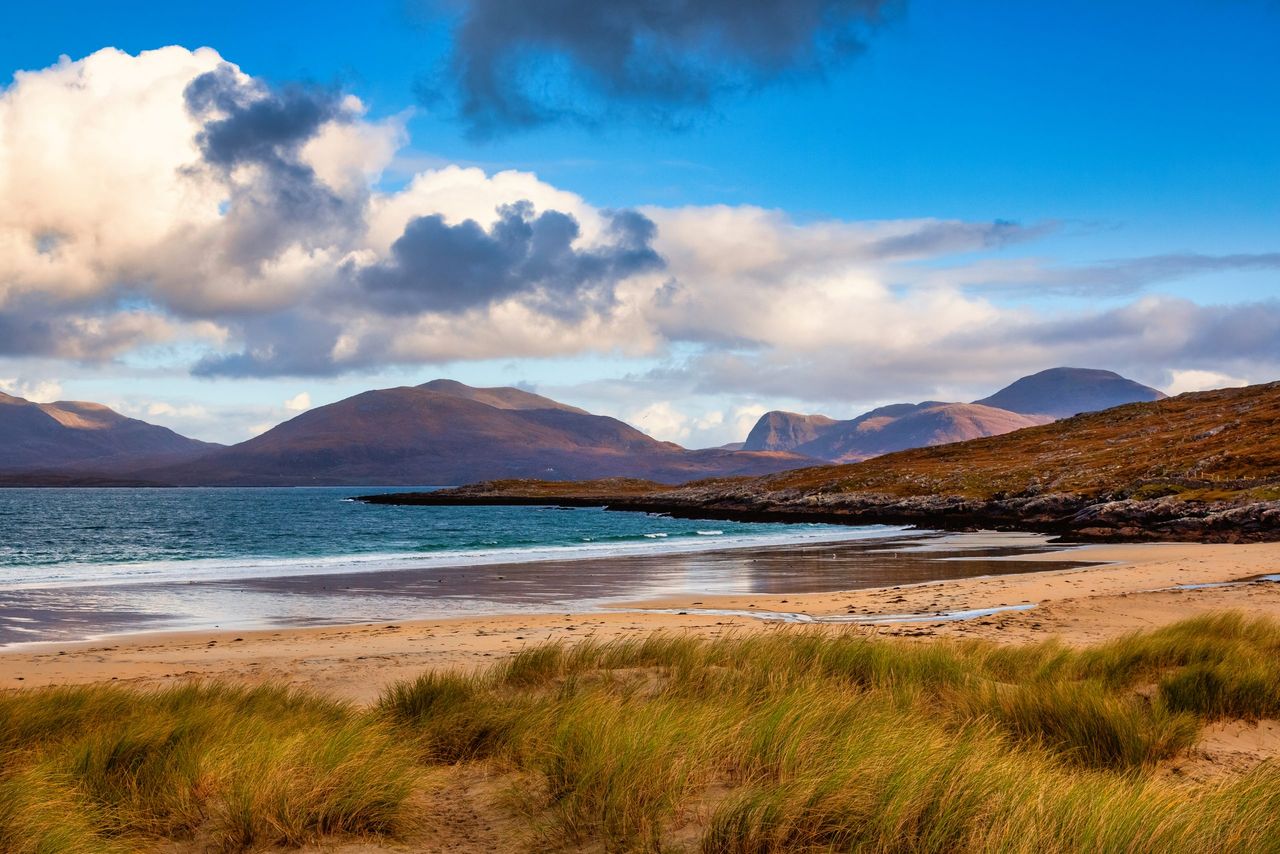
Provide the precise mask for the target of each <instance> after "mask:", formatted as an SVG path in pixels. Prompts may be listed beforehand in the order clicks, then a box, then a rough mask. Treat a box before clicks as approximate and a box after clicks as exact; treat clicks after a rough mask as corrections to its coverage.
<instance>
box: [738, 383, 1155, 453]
mask: <svg viewBox="0 0 1280 854" xmlns="http://www.w3.org/2000/svg"><path fill="white" fill-rule="evenodd" d="M1163 397H1164V394H1163V392H1160V391H1157V390H1156V389H1153V388H1149V387H1147V386H1144V385H1141V384H1139V383H1136V382H1134V381H1132V380H1128V379H1125V378H1124V377H1122V376H1120V375H1119V374H1115V373H1112V372H1111V371H1097V370H1088V369H1083V368H1052V369H1050V370H1047V371H1041V372H1040V373H1038V374H1034V375H1032V376H1029V377H1023V378H1022V379H1020V380H1017V381H1016V382H1014V383H1013V384H1012V385H1009V386H1007V387H1006V388H1003V389H1001V390H1000V391H998V392H996V393H995V394H993V395H991V397H987V398H984V399H982V400H979V401H975V402H974V403H944V402H942V401H937V400H926V401H924V402H923V403H894V404H890V405H888V406H881V407H879V408H878V409H873V410H871V411H870V412H866V413H864V414H862V415H859V416H858V417H857V418H853V419H850V420H848V421H836V420H833V419H830V418H826V417H825V416H822V415H798V414H796V413H793V412H767V413H765V414H764V415H762V416H761V417H760V420H759V421H758V422H756V425H755V427H753V428H752V430H751V433H750V435H748V437H747V441H746V443H745V444H744V447H745V448H746V449H747V450H771V451H794V452H795V453H798V454H803V455H805V456H809V457H816V458H818V459H822V460H827V461H828V462H841V463H843V462H856V461H858V460H865V459H870V458H871V457H875V456H879V455H881V454H888V453H893V452H894V451H902V450H906V449H908V448H923V447H930V446H933V445H945V444H948V443H951V442H963V441H967V440H969V439H979V438H982V437H984V436H999V435H1001V434H1003V433H1009V432H1011V431H1013V430H1021V429H1022V428H1024V427H1033V426H1035V425H1037V424H1044V423H1046V422H1049V421H1052V420H1054V419H1055V418H1062V417H1066V416H1068V415H1075V414H1077V413H1079V412H1091V411H1095V410H1100V409H1109V408H1111V407H1113V406H1119V405H1121V404H1125V403H1137V402H1141V401H1151V400H1159V399H1161V398H1163Z"/></svg>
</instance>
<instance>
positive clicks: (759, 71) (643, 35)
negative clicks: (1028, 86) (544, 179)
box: [450, 0, 902, 134]
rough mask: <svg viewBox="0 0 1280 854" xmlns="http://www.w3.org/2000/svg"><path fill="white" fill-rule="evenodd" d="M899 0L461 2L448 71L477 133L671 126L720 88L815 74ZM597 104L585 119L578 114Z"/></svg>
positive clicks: (852, 51)
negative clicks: (620, 112) (568, 124)
mask: <svg viewBox="0 0 1280 854" xmlns="http://www.w3.org/2000/svg"><path fill="white" fill-rule="evenodd" d="M901 3H902V0H752V2H750V3H744V2H741V0H608V2H600V0H524V2H519V3H513V2H509V0H463V4H462V5H463V9H462V14H461V20H460V22H459V25H458V28H457V32H456V34H455V40H454V49H453V55H452V58H451V63H450V76H451V78H452V80H451V83H452V84H453V85H455V86H456V87H457V89H458V97H459V109H460V111H461V113H462V116H463V117H464V119H465V120H466V121H467V122H468V123H469V124H470V125H471V127H472V129H473V130H474V131H475V132H477V133H480V134H487V133H493V132H499V131H503V130H509V129H515V128H522V127H532V126H536V125H539V124H544V123H547V122H551V121H555V120H558V119H564V118H571V119H579V120H582V119H587V120H590V119H593V118H598V117H599V115H600V114H601V113H604V112H608V111H609V109H611V108H616V107H617V106H619V105H622V106H625V107H631V108H636V109H639V110H640V111H642V112H647V113H649V114H651V115H652V116H654V117H656V118H659V119H665V120H668V121H669V120H672V119H673V118H675V117H677V116H679V115H681V114H682V113H684V112H685V111H687V110H689V109H691V108H692V109H698V108H704V107H706V106H707V105H709V104H710V103H711V102H712V101H713V100H714V99H715V97H716V96H718V95H720V94H722V93H724V92H726V91H730V90H735V89H743V88H749V87H754V86H759V85H762V84H765V83H770V82H773V81H777V80H781V79H784V78H799V77H805V76H810V75H813V74H816V73H819V72H821V71H822V70H823V69H824V68H826V67H828V66H830V65H832V64H835V63H838V62H840V61H842V60H844V59H847V58H848V57H850V56H853V55H856V54H858V53H859V52H861V51H862V50H863V47H864V39H865V37H866V35H867V33H868V31H869V30H870V29H871V28H873V27H875V26H876V25H878V24H879V23H880V22H881V21H882V19H883V18H884V16H885V14H886V13H887V12H888V11H890V9H892V8H893V7H896V6H899V5H901ZM598 102H603V103H604V104H606V105H608V106H606V107H604V108H600V109H596V108H593V107H591V106H585V105H586V104H590V103H598Z"/></svg>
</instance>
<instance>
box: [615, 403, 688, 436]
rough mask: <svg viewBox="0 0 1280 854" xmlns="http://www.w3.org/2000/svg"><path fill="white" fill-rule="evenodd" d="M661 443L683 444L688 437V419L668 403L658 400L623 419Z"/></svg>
mask: <svg viewBox="0 0 1280 854" xmlns="http://www.w3.org/2000/svg"><path fill="white" fill-rule="evenodd" d="M623 420H624V421H626V422H627V423H629V424H631V425H633V426H635V427H638V428H639V429H641V430H643V431H644V432H646V433H648V434H649V435H650V436H652V437H653V438H655V439H658V440H659V441H662V442H677V443H679V442H683V441H684V440H685V439H687V438H688V436H689V431H690V427H689V417H688V416H687V415H685V414H684V413H682V412H680V411H679V410H677V409H676V407H675V406H674V405H672V403H671V402H670V401H666V400H659V401H656V402H654V403H651V404H649V405H648V406H646V407H643V408H642V409H637V410H634V411H633V412H631V413H630V414H629V415H628V416H627V417H626V418H624V419H623Z"/></svg>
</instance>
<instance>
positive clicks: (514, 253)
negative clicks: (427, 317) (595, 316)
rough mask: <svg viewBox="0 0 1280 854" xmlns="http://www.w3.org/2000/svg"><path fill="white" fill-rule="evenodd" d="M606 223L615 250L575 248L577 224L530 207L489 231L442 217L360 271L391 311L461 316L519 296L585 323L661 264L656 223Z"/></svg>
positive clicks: (633, 216)
mask: <svg viewBox="0 0 1280 854" xmlns="http://www.w3.org/2000/svg"><path fill="white" fill-rule="evenodd" d="M606 216H608V218H609V222H608V229H607V237H608V242H607V243H606V244H604V245H602V246H598V247H593V248H589V249H577V248H575V247H574V245H573V243H574V241H575V240H577V239H578V236H579V234H580V229H579V227H578V222H577V220H575V219H574V218H573V217H572V216H570V215H569V214H566V213H562V212H560V211H555V210H548V211H543V212H542V213H536V212H535V211H534V209H533V206H532V205H531V204H530V203H529V202H527V201H526V202H517V203H516V204H513V205H504V206H503V207H501V208H499V209H498V220H497V221H496V222H495V223H494V224H493V225H492V226H491V227H490V229H489V230H488V231H486V230H485V229H484V228H483V227H482V226H481V225H480V224H479V223H477V222H475V221H474V220H466V221H465V222H461V223H459V224H457V225H449V224H447V223H446V222H445V221H444V218H443V217H441V216H439V215H432V216H423V217H418V218H416V219H414V220H412V221H411V222H410V223H409V224H408V225H407V226H405V230H404V233H403V234H402V235H401V236H400V237H399V238H398V239H397V240H396V242H395V243H394V244H392V247H391V258H390V259H389V260H388V261H387V262H384V263H382V264H378V265H375V266H373V267H368V268H366V269H364V270H363V271H361V272H360V274H359V280H360V284H361V286H362V288H363V291H364V293H365V294H366V295H367V296H368V298H369V299H370V300H371V301H372V304H373V305H374V306H375V307H376V308H378V309H380V310H382V311H384V312H394V313H401V312H423V311H434V312H458V311H464V310H466V309H469V308H474V307H477V306H483V305H487V304H489V303H492V302H496V301H499V300H502V299H504V298H507V297H511V296H515V295H518V294H519V295H526V296H528V297H531V298H533V299H535V300H536V301H537V302H538V307H539V308H540V309H541V310H543V311H545V312H547V313H549V314H553V315H557V316H560V317H573V316H577V315H579V314H580V313H581V312H582V310H583V309H584V308H585V307H586V305H585V302H586V298H587V297H589V296H594V297H595V298H597V299H603V300H605V301H607V300H609V299H610V298H611V297H612V293H613V285H614V284H616V283H617V282H618V281H620V280H621V279H625V278H626V277H628V276H631V275H635V274H636V273H642V272H646V271H650V270H657V269H661V268H662V266H663V261H662V259H661V257H659V255H658V253H657V252H655V251H654V249H653V247H652V245H651V244H652V242H653V238H654V236H655V234H656V228H655V226H654V224H653V222H652V221H651V220H650V219H649V218H648V217H646V216H644V215H643V214H640V213H637V212H636V211H615V212H612V213H609V214H606Z"/></svg>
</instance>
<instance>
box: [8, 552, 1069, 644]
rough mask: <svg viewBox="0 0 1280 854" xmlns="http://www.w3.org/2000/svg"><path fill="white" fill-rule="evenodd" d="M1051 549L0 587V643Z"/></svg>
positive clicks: (775, 587) (506, 608) (497, 608)
mask: <svg viewBox="0 0 1280 854" xmlns="http://www.w3.org/2000/svg"><path fill="white" fill-rule="evenodd" d="M1051 548H1052V547H1051V546H1049V545H1047V543H1046V541H1045V538H1043V537H1038V536H1034V535H1027V534H998V535H997V534H987V535H964V536H949V537H943V536H941V535H936V534H929V533H927V532H909V533H904V532H886V535H885V536H882V537H878V538H874V539H855V540H844V541H839V542H814V541H808V542H800V543H782V544H771V545H763V546H759V545H756V546H748V547H743V546H738V547H730V548H720V549H706V550H698V551H688V552H673V551H670V550H665V549H663V550H661V551H657V550H655V551H654V552H653V553H650V554H642V555H625V556H624V555H612V556H607V557H586V558H584V557H578V558H576V559H558V560H541V561H533V562H530V561H526V562H523V563H494V564H471V565H457V566H429V567H421V568H397V569H381V570H377V571H348V572H340V573H337V572H329V573H323V574H293V575H282V576H276V577H270V576H268V577H262V578H252V577H250V578H235V579H196V578H190V577H187V578H183V577H182V576H177V577H176V578H175V579H172V580H166V579H163V578H156V579H147V580H142V581H138V580H133V581H129V580H122V581H119V582H116V583H111V584H102V583H75V581H74V576H73V575H71V574H68V576H67V579H66V580H65V581H62V582H59V583H54V584H48V585H47V586H31V587H4V586H0V644H11V643H15V642H23V641H38V640H60V641H74V640H80V639H84V638H92V637H100V636H108V635H119V634H128V633H131V632H139V631H198V630H206V629H213V628H218V629H226V630H229V631H231V630H234V631H252V630H256V629H267V628H278V627H289V628H296V627H299V626H320V625H340V624H349V623H363V622H384V623H385V622H388V621H392V622H396V621H405V620H427V619H444V618H457V617H491V616H497V615H501V614H541V613H548V612H553V613H554V612H569V613H584V612H593V611H599V610H601V609H602V608H606V607H609V606H611V605H616V604H618V603H623V602H629V601H633V600H636V599H653V598H658V597H663V596H683V595H686V594H697V595H700V596H703V595H733V594H746V595H767V594H773V593H777V594H791V593H819V592H830V591H835V590H855V589H862V588H867V587H881V586H884V585H887V584H900V583H915V582H920V581H929V580H937V579H944V578H969V577H973V576H977V575H992V574H999V573H1009V572H1025V571H1027V570H1029V569H1035V568H1036V566H1037V565H1036V564H1028V563H1022V562H1019V561H1020V560H1021V558H1023V557H1027V556H1033V555H1036V554H1040V553H1043V552H1044V551H1046V550H1049V549H1051Z"/></svg>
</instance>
